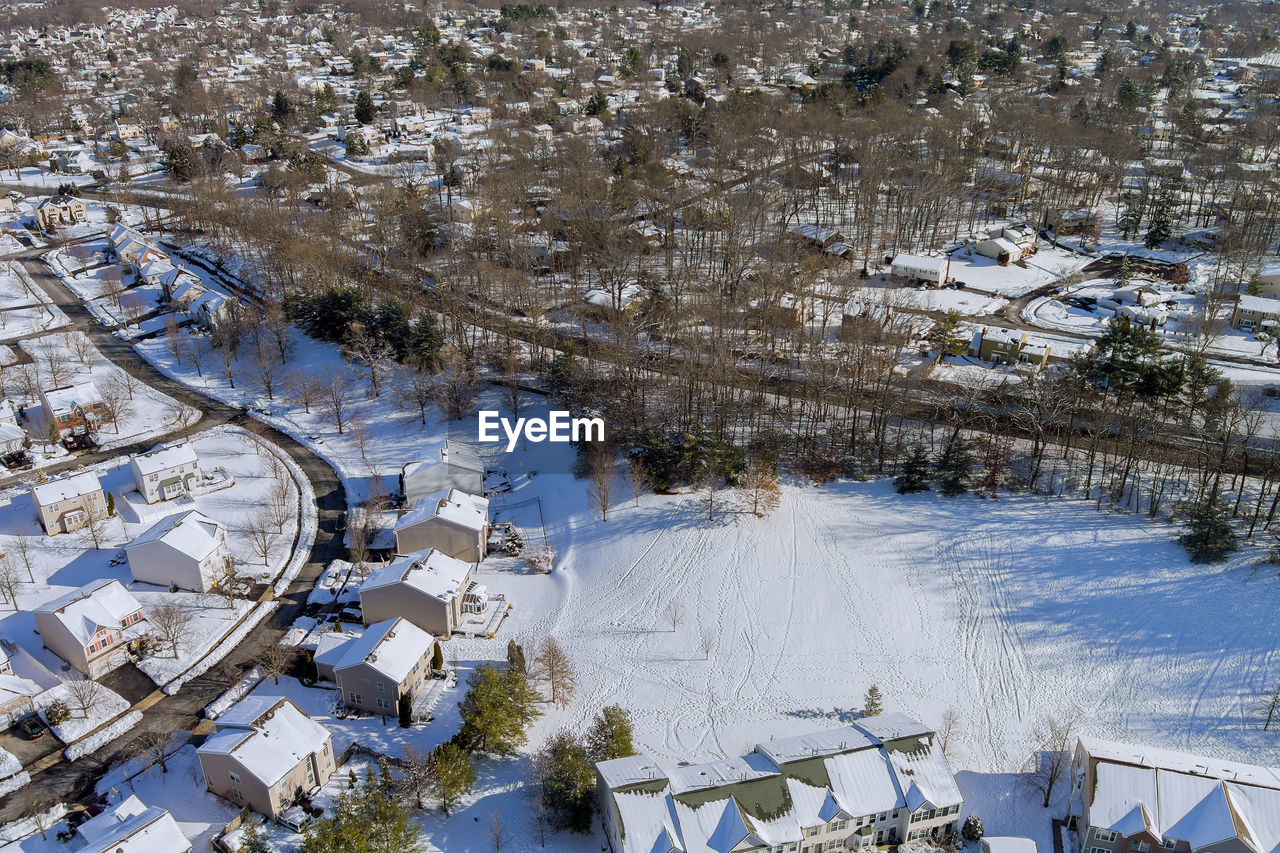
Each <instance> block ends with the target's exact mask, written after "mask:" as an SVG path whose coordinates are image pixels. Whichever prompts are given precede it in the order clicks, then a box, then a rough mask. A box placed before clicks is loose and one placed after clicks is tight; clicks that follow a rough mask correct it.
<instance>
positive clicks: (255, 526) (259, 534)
mask: <svg viewBox="0 0 1280 853" xmlns="http://www.w3.org/2000/svg"><path fill="white" fill-rule="evenodd" d="M274 527H275V522H274V520H273V519H272V517H271V512H270V510H269V509H268V508H266V507H260V508H259V509H258V510H257V511H256V512H254V513H253V514H252V515H250V516H249V519H248V520H247V521H246V522H245V525H244V536H245V538H246V539H248V540H249V547H250V548H252V549H253V553H254V555H255V556H256V557H258V558H259V559H260V560H262V565H264V566H268V565H270V564H271V555H272V554H273V553H274V552H275V547H276V537H277V535H278V534H277V533H276V531H275V530H274Z"/></svg>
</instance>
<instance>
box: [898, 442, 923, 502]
mask: <svg viewBox="0 0 1280 853" xmlns="http://www.w3.org/2000/svg"><path fill="white" fill-rule="evenodd" d="M893 485H894V488H896V489H897V490H898V494H900V495H911V494H915V493H916V492H927V491H929V453H928V451H927V450H925V449H924V445H922V444H917V445H916V446H915V448H914V449H913V450H912V451H911V455H910V456H908V457H907V461H906V462H905V463H904V464H903V466H902V473H900V474H898V476H896V477H894V478H893Z"/></svg>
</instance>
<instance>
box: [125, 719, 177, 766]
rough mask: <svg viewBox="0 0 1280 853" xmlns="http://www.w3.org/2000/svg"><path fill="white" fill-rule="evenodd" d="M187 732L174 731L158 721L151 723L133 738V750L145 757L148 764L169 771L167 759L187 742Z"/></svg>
mask: <svg viewBox="0 0 1280 853" xmlns="http://www.w3.org/2000/svg"><path fill="white" fill-rule="evenodd" d="M187 737H188V735H187V733H186V732H184V731H175V730H174V729H173V728H172V727H170V726H165V725H163V724H161V723H159V722H155V723H152V724H151V725H149V726H147V727H146V728H145V729H143V730H142V731H141V732H139V733H138V734H137V736H136V737H134V739H133V748H134V751H135V752H136V753H137V754H138V755H140V756H142V757H145V758H146V759H147V761H148V762H149V764H148V766H151V765H158V766H159V767H160V772H161V773H168V772H169V759H170V758H172V757H173V755H174V754H176V753H177V752H178V750H180V749H182V747H184V746H186V744H187Z"/></svg>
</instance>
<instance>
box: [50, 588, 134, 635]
mask: <svg viewBox="0 0 1280 853" xmlns="http://www.w3.org/2000/svg"><path fill="white" fill-rule="evenodd" d="M141 609H142V605H141V604H139V603H138V599H136V598H134V597H133V594H132V593H130V592H129V590H127V589H125V588H124V584H122V583H120V581H118V580H116V579H115V578H111V579H109V580H100V581H94V582H93V583H91V584H86V585H84V586H82V587H80V588H79V589H77V590H73V591H71V592H69V593H67V594H66V595H64V596H62V597H60V598H55V599H54V600H53V601H46V602H45V603H44V604H41V605H40V606H39V607H37V608H36V612H37V613H52V614H54V616H55V617H56V618H57V620H58V621H59V622H61V623H62V625H63V626H64V627H65V628H66V629H67V631H69V632H70V633H71V635H72V636H73V637H75V638H76V639H77V640H78V641H80V642H81V643H82V644H87V643H89V642H92V640H93V635H94V634H96V633H98V629H99V628H121V627H123V623H124V619H125V617H126V616H131V615H133V614H134V613H137V612H138V611H139V610H141Z"/></svg>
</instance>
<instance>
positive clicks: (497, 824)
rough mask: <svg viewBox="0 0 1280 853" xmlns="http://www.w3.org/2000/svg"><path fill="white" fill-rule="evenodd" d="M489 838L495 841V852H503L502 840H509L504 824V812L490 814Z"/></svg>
mask: <svg viewBox="0 0 1280 853" xmlns="http://www.w3.org/2000/svg"><path fill="white" fill-rule="evenodd" d="M488 834H489V840H490V841H492V842H493V853H502V842H504V841H506V840H507V828H506V827H505V826H503V825H502V813H501V812H492V813H490V815H489V833H488Z"/></svg>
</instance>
